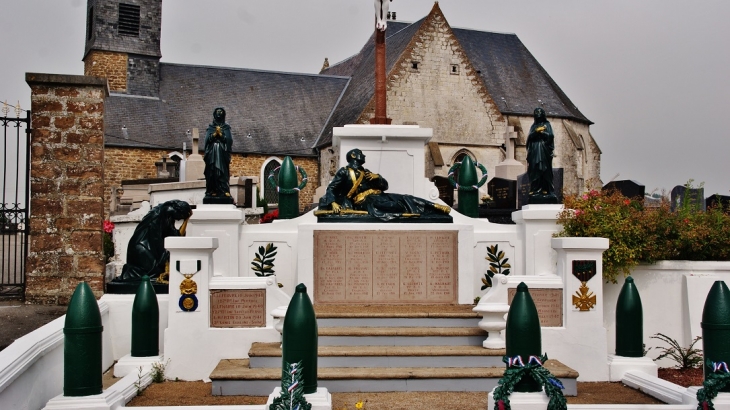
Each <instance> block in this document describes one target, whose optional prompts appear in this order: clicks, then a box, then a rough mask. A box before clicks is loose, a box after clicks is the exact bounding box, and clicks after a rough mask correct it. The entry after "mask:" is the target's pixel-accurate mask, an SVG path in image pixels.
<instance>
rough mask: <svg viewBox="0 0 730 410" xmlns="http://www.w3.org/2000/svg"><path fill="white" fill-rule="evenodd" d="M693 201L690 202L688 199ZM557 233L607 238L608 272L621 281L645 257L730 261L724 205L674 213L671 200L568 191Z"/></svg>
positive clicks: (611, 278)
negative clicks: (649, 202)
mask: <svg viewBox="0 0 730 410" xmlns="http://www.w3.org/2000/svg"><path fill="white" fill-rule="evenodd" d="M685 203H687V204H689V203H690V202H689V201H685ZM564 204H565V210H564V211H563V212H561V214H560V215H559V219H558V222H559V223H561V224H562V225H563V230H562V232H560V233H559V234H558V235H557V236H577V237H603V238H608V239H609V246H610V247H609V248H608V250H606V251H605V252H604V253H603V277H604V279H605V280H606V281H611V282H614V283H615V282H616V278H617V277H618V275H619V274H624V275H628V274H629V271H630V269H631V268H632V267H634V266H636V265H637V264H638V263H639V262H650V263H653V262H656V261H658V260H694V261H703V260H718V261H724V260H730V215H726V214H725V213H723V212H722V209H721V208H715V209H709V210H707V211H704V212H703V211H697V210H695V209H692V207H691V205H687V206H683V207H680V209H678V210H677V211H675V212H672V211H671V210H670V207H669V202H668V201H666V200H665V201H663V202H662V203H661V205H660V206H659V207H656V208H645V207H644V204H643V203H642V201H639V200H634V199H629V198H626V197H624V196H623V195H621V194H620V193H619V192H616V191H610V192H598V191H590V192H588V193H585V194H582V195H576V196H566V197H565V200H564Z"/></svg>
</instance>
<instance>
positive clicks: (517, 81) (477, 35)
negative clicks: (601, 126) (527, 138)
mask: <svg viewBox="0 0 730 410" xmlns="http://www.w3.org/2000/svg"><path fill="white" fill-rule="evenodd" d="M452 30H453V32H454V35H456V38H457V39H458V40H459V43H460V44H461V47H462V48H463V49H464V52H465V53H466V55H467V56H468V57H469V60H470V61H471V63H472V65H473V66H474V68H475V69H476V70H477V71H478V72H480V75H481V77H482V79H483V80H484V84H485V85H486V87H487V91H489V94H490V95H491V96H492V99H493V100H494V102H495V103H497V107H499V110H500V111H501V112H502V114H518V115H530V116H531V115H532V112H533V111H534V110H535V108H536V107H538V106H541V107H542V108H544V109H545V112H546V113H547V115H548V116H551V117H560V118H572V119H574V120H576V121H580V122H584V123H589V124H590V123H591V121H590V120H588V118H586V117H585V116H584V115H583V114H582V113H581V112H580V111H579V110H578V108H577V107H576V106H575V105H574V104H573V103H572V102H571V101H570V99H569V98H568V96H567V95H565V93H564V92H563V90H561V89H560V87H558V85H557V84H556V83H555V81H553V79H552V78H550V76H549V75H548V73H547V72H546V71H545V69H544V68H542V66H541V65H540V63H538V62H537V60H536V59H535V57H533V56H532V54H530V52H529V51H528V50H527V48H526V47H525V45H524V44H522V41H520V39H519V38H517V36H516V35H515V34H502V33H490V32H486V31H477V30H469V29H462V28H453V29H452Z"/></svg>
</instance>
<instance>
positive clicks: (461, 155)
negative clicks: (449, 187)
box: [451, 149, 476, 182]
mask: <svg viewBox="0 0 730 410" xmlns="http://www.w3.org/2000/svg"><path fill="white" fill-rule="evenodd" d="M466 157H470V158H471V160H472V161H474V162H476V157H475V156H474V154H472V153H471V152H469V151H468V150H465V149H462V150H459V152H457V153H456V155H455V156H454V159H453V161H451V164H452V165H453V164H456V163H457V162H461V161H463V160H464V158H466ZM454 181H456V182H459V170H458V169H457V170H456V171H454Z"/></svg>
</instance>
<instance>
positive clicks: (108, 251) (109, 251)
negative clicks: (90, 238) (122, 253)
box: [104, 221, 114, 263]
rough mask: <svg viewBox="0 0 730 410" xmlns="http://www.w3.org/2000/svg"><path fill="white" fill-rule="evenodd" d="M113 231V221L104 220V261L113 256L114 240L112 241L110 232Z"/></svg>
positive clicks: (107, 261)
mask: <svg viewBox="0 0 730 410" xmlns="http://www.w3.org/2000/svg"><path fill="white" fill-rule="evenodd" d="M113 233H114V222H112V221H104V262H105V263H109V261H110V260H111V259H112V257H113V256H114V241H112V234H113Z"/></svg>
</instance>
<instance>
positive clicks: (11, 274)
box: [0, 103, 30, 297]
mask: <svg viewBox="0 0 730 410" xmlns="http://www.w3.org/2000/svg"><path fill="white" fill-rule="evenodd" d="M10 107H11V106H9V105H8V104H7V103H4V104H3V106H2V109H0V111H1V112H2V115H3V116H2V117H0V128H1V130H2V145H0V149H1V150H2V157H3V165H2V175H1V176H2V192H0V195H2V202H0V254H2V259H1V260H0V262H2V263H1V264H0V297H22V296H23V293H24V291H25V260H26V255H28V231H29V228H30V227H29V223H28V222H29V219H28V208H29V206H28V204H29V199H30V198H29V197H30V195H29V193H30V183H29V172H28V171H29V168H30V165H29V164H30V111H25V118H21V114H23V111H24V110H22V109H21V108H20V104H18V106H16V107H13V108H14V111H15V117H8V114H9V113H10V109H11V108H10Z"/></svg>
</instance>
